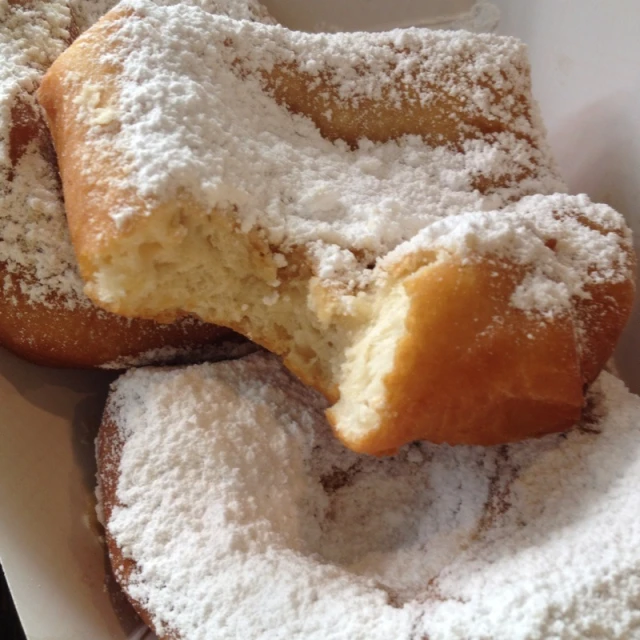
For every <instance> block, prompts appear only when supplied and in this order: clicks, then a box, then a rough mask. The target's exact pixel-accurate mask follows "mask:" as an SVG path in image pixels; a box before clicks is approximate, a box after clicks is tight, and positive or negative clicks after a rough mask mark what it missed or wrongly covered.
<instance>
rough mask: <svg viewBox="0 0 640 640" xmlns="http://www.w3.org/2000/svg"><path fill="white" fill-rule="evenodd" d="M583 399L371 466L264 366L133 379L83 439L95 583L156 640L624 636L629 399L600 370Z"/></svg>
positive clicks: (268, 362)
mask: <svg viewBox="0 0 640 640" xmlns="http://www.w3.org/2000/svg"><path fill="white" fill-rule="evenodd" d="M589 405H590V409H589V415H588V419H587V420H586V421H585V422H583V423H582V424H581V425H580V426H579V427H578V428H577V429H575V430H573V431H572V432H571V433H569V434H567V435H566V436H565V435H564V434H561V435H550V436H547V437H545V438H543V439H540V440H534V441H529V442H524V443H517V444H512V445H507V446H499V447H489V448H481V447H448V446H435V445H430V444H427V443H418V444H414V445H409V446H407V447H405V448H403V449H402V450H401V451H400V452H399V453H398V454H397V455H396V456H395V457H393V458H385V459H382V460H380V459H376V458H373V457H371V456H365V455H359V454H355V453H353V452H351V451H349V450H348V449H345V448H344V447H342V446H341V445H340V443H339V442H338V441H337V440H336V439H335V438H333V436H332V433H331V430H330V427H329V425H328V424H327V422H326V420H325V419H324V416H323V409H324V408H325V407H326V402H324V400H323V399H322V398H321V397H320V396H319V394H316V393H314V392H312V391H310V390H309V389H308V388H305V387H303V386H302V385H301V384H300V383H299V382H298V381H296V380H295V379H294V378H293V376H291V375H290V374H289V373H288V372H287V371H286V370H285V369H284V368H283V367H282V366H281V365H280V364H279V363H278V362H277V360H276V358H274V357H273V356H265V355H252V356H249V357H248V358H245V359H242V360H237V361H234V362H223V363H218V364H213V365H210V364H207V365H200V366H196V367H188V368H183V369H174V370H160V369H149V370H147V369H137V370H135V371H132V372H129V373H128V374H126V375H125V376H124V377H122V378H121V379H120V380H119V381H117V382H116V383H115V386H114V387H113V388H112V392H111V395H110V397H109V400H108V405H107V410H106V412H105V415H104V420H103V423H102V427H101V430H100V434H99V437H98V442H97V453H98V477H99V481H100V491H99V495H100V498H101V506H102V509H103V514H102V516H103V521H104V523H105V526H106V537H107V542H108V547H109V551H110V557H111V562H112V566H113V569H114V573H115V575H116V577H117V579H118V580H119V582H120V584H121V585H122V587H123V589H124V590H125V592H126V593H127V595H128V596H129V598H131V600H132V601H133V603H134V605H135V606H136V608H137V609H138V611H139V612H140V613H141V615H142V616H143V618H144V619H145V620H146V621H147V623H149V624H150V625H151V626H152V627H153V629H154V630H155V631H156V633H157V634H158V635H159V636H160V637H161V638H163V639H171V640H209V639H210V638H216V640H237V638H255V639H258V638H259V639H264V640H267V639H269V640H270V639H272V638H283V639H284V638H286V639H287V640H325V639H326V638H332V639H333V640H354V639H356V638H357V639H361V638H366V639H367V640H389V639H390V638H393V639H394V640H423V639H424V638H429V639H430V640H485V639H486V638H492V640H514V638H520V639H524V638H562V639H563V640H582V639H583V638H588V637H598V638H609V637H612V638H613V637H616V638H626V637H629V638H631V637H634V635H635V632H636V630H637V625H638V607H637V605H636V604H634V603H636V602H637V597H638V595H640V586H639V585H638V580H637V575H638V571H639V570H640V549H639V548H638V544H637V539H638V533H639V527H638V524H637V513H638V509H639V508H640V493H639V492H638V490H637V487H638V484H639V483H640V456H639V455H638V442H639V440H638V425H639V424H640V421H639V417H640V400H639V399H638V397H637V396H634V395H632V394H630V393H629V392H628V391H627V390H626V389H625V388H624V385H623V384H622V382H621V381H620V380H617V379H616V378H614V377H613V376H611V375H610V374H608V373H603V374H602V376H601V378H600V379H599V381H598V382H596V384H595V385H594V387H593V388H592V390H591V391H590V393H589Z"/></svg>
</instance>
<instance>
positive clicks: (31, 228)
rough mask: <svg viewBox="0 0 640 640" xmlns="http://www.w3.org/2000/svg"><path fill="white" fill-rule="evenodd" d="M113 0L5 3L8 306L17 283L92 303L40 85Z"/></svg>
mask: <svg viewBox="0 0 640 640" xmlns="http://www.w3.org/2000/svg"><path fill="white" fill-rule="evenodd" d="M156 1H157V3H159V4H161V3H164V4H172V3H173V2H172V0H156ZM176 1H177V0H176ZM186 1H190V2H191V4H193V5H195V6H198V7H200V8H202V9H203V10H207V11H220V12H227V13H229V14H230V15H233V16H235V17H237V18H239V19H240V18H250V17H254V18H255V16H260V17H261V18H262V19H269V20H270V18H269V17H268V16H266V14H265V12H264V9H262V8H261V7H260V6H259V5H258V3H257V2H253V1H246V2H232V1H231V0H181V2H182V3H185V2H186ZM116 4H117V0H29V2H24V3H7V2H0V59H1V60H2V64H1V65H0V264H1V265H2V266H3V268H4V269H5V270H6V272H7V274H5V275H6V277H5V278H4V280H0V292H2V293H3V294H4V299H5V300H6V302H7V303H8V304H12V303H13V298H14V296H15V291H16V287H17V286H19V287H20V292H21V293H22V294H23V295H25V296H26V300H27V301H29V302H31V303H34V304H38V305H44V306H45V307H52V306H53V307H55V306H59V305H62V306H63V307H66V308H68V309H75V308H77V307H88V306H91V303H90V301H89V300H88V298H87V297H86V296H85V295H84V293H83V286H84V285H83V282H82V280H81V278H80V275H79V274H78V270H77V265H76V259H75V256H74V253H73V247H72V245H71V239H70V237H69V231H68V228H67V221H66V217H65V210H64V202H63V198H62V189H61V186H60V182H59V177H58V171H57V167H56V164H55V156H54V153H53V150H52V148H51V144H50V141H49V133H48V131H47V127H46V124H45V121H44V118H43V116H42V112H41V109H40V107H39V105H38V103H37V101H36V99H35V91H36V89H37V88H38V86H39V84H40V80H41V78H42V76H43V74H44V73H45V72H46V71H47V69H48V68H49V66H50V65H51V63H52V62H53V61H54V60H55V59H56V58H57V57H58V56H59V55H60V54H61V53H62V52H63V51H64V50H65V49H66V48H67V47H68V46H69V45H70V44H71V42H72V40H73V38H74V37H75V36H76V35H78V34H79V33H82V32H83V31H85V30H86V29H88V28H89V27H91V26H92V25H93V24H94V23H95V22H96V21H97V20H98V19H99V18H100V17H102V16H103V15H104V14H105V13H107V12H108V11H109V10H110V9H112V8H113V7H114V6H115V5H116ZM16 132H19V133H16ZM17 140H19V142H16V141H17ZM8 274H13V275H15V276H16V277H15V278H11V277H9V276H8ZM17 283H18V284H17Z"/></svg>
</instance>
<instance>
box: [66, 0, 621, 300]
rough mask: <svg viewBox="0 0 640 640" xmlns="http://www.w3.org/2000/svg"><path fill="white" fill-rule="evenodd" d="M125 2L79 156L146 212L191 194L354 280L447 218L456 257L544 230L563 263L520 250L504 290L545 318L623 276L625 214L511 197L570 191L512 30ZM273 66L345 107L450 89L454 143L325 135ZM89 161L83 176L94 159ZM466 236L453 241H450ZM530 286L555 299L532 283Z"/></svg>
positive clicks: (326, 274) (425, 241)
mask: <svg viewBox="0 0 640 640" xmlns="http://www.w3.org/2000/svg"><path fill="white" fill-rule="evenodd" d="M124 6H127V7H129V9H131V10H133V11H134V12H135V15H134V16H133V17H127V18H124V19H122V20H121V22H120V24H119V26H118V29H117V30H116V31H115V32H114V33H113V34H111V35H110V36H109V37H107V38H106V39H105V42H104V44H103V47H104V48H103V55H102V61H103V62H104V63H114V64H116V65H117V66H118V67H120V68H121V69H122V73H121V74H120V75H119V76H118V83H119V85H118V89H119V93H118V96H117V101H116V103H114V104H112V105H110V107H109V108H110V109H112V111H111V112H110V113H111V119H113V120H116V121H117V122H118V127H111V126H104V125H105V122H104V121H103V120H102V119H101V118H96V117H95V114H94V113H93V112H92V109H91V105H87V106H86V108H84V107H83V109H82V110H81V117H83V118H84V119H85V121H86V122H87V123H89V124H93V126H92V127H91V129H90V132H89V135H88V140H87V147H86V148H87V151H86V153H87V157H89V155H90V154H95V153H102V154H106V157H108V158H110V161H111V162H115V163H117V164H118V166H125V167H126V171H127V177H126V178H125V179H124V181H118V183H117V184H114V185H113V186H115V187H119V188H125V191H126V188H130V187H134V189H135V190H137V192H138V194H139V195H141V196H142V197H143V198H146V199H147V206H148V210H147V211H145V212H143V213H148V212H150V211H151V210H152V209H153V207H154V206H156V205H157V204H158V203H159V202H163V201H166V200H170V199H172V198H176V197H178V194H180V193H181V192H184V191H186V192H188V193H189V194H191V195H192V196H193V197H194V198H195V199H196V200H197V201H198V202H199V203H200V204H201V205H202V206H203V207H204V208H206V209H207V210H209V209H211V208H216V207H217V208H219V209H226V210H230V209H232V210H233V211H234V212H237V217H238V221H239V224H240V226H241V228H242V230H243V231H249V230H252V229H255V230H258V231H260V232H262V233H264V234H265V236H266V238H267V240H268V241H269V242H270V243H271V244H272V245H275V246H280V247H281V248H282V250H283V251H284V252H285V253H286V251H287V249H290V248H292V247H294V246H299V245H305V246H306V248H307V251H308V256H309V257H310V259H311V260H312V262H313V264H314V268H315V270H316V273H317V275H319V276H320V277H321V278H323V279H326V280H334V281H339V282H342V283H350V284H351V285H352V286H356V287H357V286H364V285H365V284H366V283H368V282H370V280H371V277H372V276H373V277H374V278H375V277H377V275H379V274H380V275H383V274H381V272H382V271H383V269H380V270H374V272H373V273H372V272H371V271H370V270H368V269H367V267H368V266H369V267H370V265H372V264H375V263H376V261H380V259H381V258H384V257H385V256H387V259H386V260H385V264H386V265H387V266H389V265H390V264H391V263H392V258H391V257H389V256H388V254H389V253H390V252H394V251H397V253H396V254H395V255H396V256H400V255H403V254H404V253H406V252H407V251H408V250H409V249H411V250H412V251H414V250H419V249H431V248H432V245H430V239H431V237H432V236H433V235H434V234H436V235H441V234H442V225H443V224H444V225H445V226H446V227H447V228H453V227H456V232H455V233H454V234H453V235H452V234H449V240H450V241H449V242H448V251H449V252H450V253H457V254H464V253H467V248H468V247H470V246H472V245H473V246H474V247H475V248H476V249H477V253H478V254H480V253H485V254H486V253H492V255H494V256H497V257H501V258H502V257H506V258H512V259H518V260H522V259H524V253H523V252H522V251H521V246H522V245H523V244H527V243H533V244H535V245H540V244H541V243H542V244H544V242H545V240H546V239H548V238H549V236H551V235H552V234H553V241H554V243H555V242H556V241H558V242H559V243H561V244H562V246H563V247H564V253H563V260H559V261H556V263H554V260H553V258H552V257H551V256H548V255H546V254H545V255H544V256H542V257H543V259H544V260H545V265H544V267H541V268H538V267H537V262H536V260H537V259H538V255H537V254H535V253H534V252H529V253H528V255H527V256H526V259H527V260H529V262H525V264H533V265H535V266H536V274H537V275H536V276H535V277H533V278H531V279H530V280H529V281H527V282H526V283H523V287H524V288H525V289H526V291H524V292H521V293H519V294H518V296H517V297H516V298H515V299H514V304H515V305H516V306H523V305H524V306H525V307H526V308H527V309H529V308H530V305H533V309H537V310H540V311H543V312H545V313H553V312H555V311H558V310H560V311H564V310H566V308H567V307H569V306H570V304H571V300H572V298H573V297H575V296H580V295H583V294H584V291H585V285H586V284H589V283H591V282H593V281H598V280H600V281H601V280H604V279H608V278H609V276H612V277H613V278H614V279H618V280H623V279H625V278H627V277H628V275H629V266H630V265H629V264H628V263H627V256H626V253H625V251H624V248H626V247H628V246H629V238H628V235H627V234H628V231H627V229H626V226H625V224H624V221H623V219H622V217H621V216H618V215H617V214H615V213H614V212H610V213H607V214H606V217H607V218H608V219H609V221H610V225H609V226H608V228H607V231H611V233H604V234H601V233H599V232H598V231H595V230H593V229H591V228H589V226H587V225H585V224H572V223H568V224H566V225H563V224H556V218H557V217H558V211H559V209H561V210H562V209H566V208H567V206H566V205H565V204H563V203H560V205H559V206H558V202H559V201H558V198H557V197H550V198H548V199H537V200H535V206H525V205H523V206H513V205H514V203H517V202H518V201H519V200H520V199H521V198H523V197H525V196H528V195H532V194H553V193H554V192H557V191H562V190H564V185H563V184H562V182H561V181H560V180H559V179H558V176H557V173H556V170H555V166H554V163H553V161H552V160H551V158H550V156H549V152H548V148H547V145H546V142H545V141H544V131H543V127H542V125H541V123H540V121H539V117H538V114H537V111H536V107H535V105H533V106H532V107H531V108H530V109H529V108H528V107H527V108H523V106H522V104H523V103H524V104H527V103H528V101H529V99H530V94H529V78H528V71H527V70H528V63H527V58H526V50H525V48H524V45H522V44H521V43H519V42H518V41H516V40H514V39H511V38H504V37H498V36H492V35H474V34H469V33H465V32H437V31H429V30H424V29H423V30H419V29H407V30H396V31H392V32H388V33H382V34H370V33H367V34H363V33H342V34H306V33H299V32H292V31H289V30H287V29H285V28H283V27H280V26H274V25H263V24H257V23H251V22H247V21H235V20H231V19H228V18H225V17H221V16H216V15H211V14H208V13H206V12H203V11H201V10H200V9H198V8H197V7H193V6H184V5H179V6H169V7H164V6H157V5H156V4H155V3H151V2H149V1H148V0H127V1H126V2H125V3H124ZM169 52H171V54H169ZM176 52H179V54H177V53H176ZM283 66H285V67H286V66H291V67H293V68H296V69H297V71H298V72H299V73H302V74H305V75H306V76H307V77H308V78H309V82H310V88H311V89H313V88H315V86H316V85H318V83H324V85H326V86H327V87H330V88H331V90H332V91H335V92H336V93H337V95H339V97H340V99H341V100H343V101H344V102H345V103H347V104H349V105H350V106H352V107H355V108H357V107H358V105H360V104H362V103H363V102H366V101H367V100H370V99H373V100H380V99H382V98H383V96H384V100H386V101H388V102H390V103H393V104H396V105H398V104H402V100H403V99H404V98H403V96H406V92H407V91H408V87H410V88H411V90H412V91H418V92H419V93H418V96H417V98H416V99H419V100H420V101H421V103H423V104H425V105H430V104H435V103H436V102H437V100H438V99H439V98H440V96H442V95H443V94H445V95H448V96H451V97H453V99H454V100H456V101H459V107H457V108H456V110H454V111H453V112H452V113H451V114H450V117H451V118H452V119H453V120H454V122H455V123H456V127H457V128H458V130H459V133H460V136H461V137H460V140H459V141H458V142H457V143H456V144H455V145H451V144H449V145H442V146H430V145H429V144H427V143H426V142H425V141H424V140H423V139H422V138H420V137H418V136H404V137H403V138H401V139H399V140H395V141H389V142H386V143H373V142H370V141H367V140H361V141H360V143H359V144H358V146H357V147H356V148H355V149H352V148H349V147H348V146H347V145H346V144H345V143H344V142H342V141H340V140H338V141H335V142H332V141H330V140H327V139H325V138H323V137H322V136H321V134H320V132H319V130H318V129H317V127H316V126H315V124H314V123H313V122H312V121H311V120H310V119H308V118H306V117H302V116H300V115H294V114H292V113H290V112H288V111H287V110H286V108H284V107H282V106H280V105H279V104H277V102H276V101H275V100H274V98H273V97H272V96H271V95H270V94H269V92H268V91H265V87H264V77H263V74H264V73H269V72H271V71H272V70H273V69H274V68H277V67H280V68H282V67H283ZM69 82H70V83H71V84H73V82H74V77H73V74H70V76H69ZM318 86H319V85H318ZM97 88H98V89H99V87H97ZM497 91H500V92H503V93H502V94H501V95H498V93H497ZM518 96H521V97H522V98H516V97H518ZM329 116H331V114H329ZM482 119H486V120H487V121H489V122H500V123H501V126H502V127H503V128H504V130H503V131H501V132H500V133H489V134H486V135H485V134H484V133H483V132H482V130H481V129H479V128H478V127H477V126H476V125H474V124H470V123H474V122H477V121H479V120H482ZM85 166H86V167H87V168H86V171H87V172H88V173H91V163H88V162H87V163H85ZM91 178H92V179H95V180H105V179H106V180H107V181H108V180H109V178H105V177H104V176H91ZM531 202H533V201H528V203H529V204H531ZM583 204H584V207H585V208H584V210H581V211H580V214H581V215H582V217H583V219H584V218H588V217H589V213H590V212H591V211H598V212H600V211H602V209H597V208H593V207H591V205H590V204H589V203H588V201H586V200H585V199H584V198H583V199H578V200H575V199H574V200H572V201H571V203H570V206H582V205H583ZM505 207H509V208H508V209H507V210H506V211H505ZM503 212H505V215H502V213H503ZM111 215H112V217H113V218H114V219H115V220H116V222H117V223H122V222H123V220H125V219H127V218H129V217H131V215H135V210H134V209H133V208H132V207H131V206H130V205H129V204H128V202H126V201H123V203H122V207H121V208H120V209H116V210H114V211H112V212H111ZM598 215H599V214H598ZM524 218H526V220H524ZM574 218H575V216H574ZM514 224H515V226H516V227H517V229H516V228H514ZM505 225H507V226H509V227H510V228H511V229H512V231H511V233H509V234H505V233H504V227H505ZM620 235H622V236H624V237H623V238H622V239H621V238H620ZM461 237H464V238H465V241H464V242H463V243H462V244H456V243H455V242H453V240H454V239H459V238H461ZM498 237H500V238H501V242H500V243H497V242H496V238H498ZM436 248H437V247H436ZM549 253H551V254H553V251H551V250H550V251H549ZM574 254H575V258H574V257H572V256H574ZM589 257H591V258H593V259H589ZM585 258H587V260H586V262H585ZM540 274H542V275H540ZM541 280H542V286H544V287H546V288H551V289H554V291H555V295H539V294H538V293H537V292H536V291H533V290H529V289H531V288H532V287H535V286H537V284H539V283H540V281H541ZM560 291H561V292H563V293H562V295H559V294H558V292H560ZM538 304H541V305H542V306H540V307H538V306H537V305H538Z"/></svg>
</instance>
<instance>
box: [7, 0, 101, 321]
mask: <svg viewBox="0 0 640 640" xmlns="http://www.w3.org/2000/svg"><path fill="white" fill-rule="evenodd" d="M67 5H68V3H67V2H44V1H43V2H37V1H35V2H29V3H28V4H25V5H24V6H23V5H20V4H17V5H16V4H14V5H11V6H10V5H8V4H7V3H3V4H0V57H1V58H2V65H1V66H0V220H1V222H2V224H1V225H0V264H2V265H3V267H4V268H5V269H6V271H7V272H8V273H10V274H15V275H17V277H18V280H19V281H20V288H21V291H22V293H23V294H26V296H27V299H28V300H30V301H32V302H37V303H39V304H44V305H46V306H48V305H49V304H51V300H52V298H51V295H52V293H54V294H57V295H58V296H59V297H60V300H64V301H65V303H66V304H67V305H68V306H69V307H70V308H73V307H75V306H76V305H78V304H84V305H88V304H89V302H88V300H86V298H84V296H83V294H82V282H81V281H80V278H79V276H78V275H77V273H76V267H75V259H74V256H73V250H72V248H71V242H70V239H69V233H68V230H67V228H66V220H65V216H64V208H63V203H62V195H61V192H60V185H59V182H58V176H57V171H56V169H55V166H54V165H53V163H52V157H53V156H52V152H51V149H50V148H49V147H48V138H47V134H46V127H45V124H44V120H43V119H42V116H41V113H40V109H39V106H38V105H37V103H36V101H35V97H34V92H35V89H36V88H37V87H38V84H39V82H40V78H41V77H42V74H43V73H44V72H45V71H46V70H47V68H48V67H49V65H50V64H51V63H52V62H53V60H54V59H55V58H56V57H57V56H58V55H60V53H62V52H63V51H64V49H65V48H66V47H67V46H68V45H69V44H70V42H71V33H70V30H71V26H72V21H71V12H70V10H69V8H68V6H67ZM13 283H14V281H13V280H12V279H10V278H5V281H4V283H3V288H4V291H5V294H6V295H7V297H8V299H9V300H10V299H11V290H12V288H13V286H14V284H13ZM56 303H58V301H57V300H56Z"/></svg>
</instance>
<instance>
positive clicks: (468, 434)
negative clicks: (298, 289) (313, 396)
mask: <svg viewBox="0 0 640 640" xmlns="http://www.w3.org/2000/svg"><path fill="white" fill-rule="evenodd" d="M521 276H522V268H521V267H517V266H516V265H513V264H509V263H506V262H502V263H499V262H495V263H491V262H478V263H475V264H466V265H460V264H455V263H452V262H440V263H436V264H434V265H432V266H426V267H423V268H422V269H421V270H419V271H417V272H416V273H415V274H414V275H412V276H410V277H408V278H407V279H406V280H405V288H406V291H407V293H408V295H409V297H410V299H411V307H410V311H409V313H408V315H407V319H406V327H407V333H406V334H405V336H404V338H403V339H402V342H401V344H400V345H399V347H398V348H397V350H396V355H395V362H394V366H393V369H392V372H391V373H390V374H389V375H388V376H387V377H386V379H385V387H386V399H385V405H384V410H383V411H382V412H381V413H382V421H381V425H380V428H379V429H378V430H377V431H376V432H375V433H372V434H371V435H370V436H369V437H367V438H366V439H363V440H360V441H358V442H357V443H354V442H345V444H346V445H347V446H349V447H351V448H354V449H356V450H357V451H359V452H362V453H370V454H374V455H380V454H388V453H394V452H395V451H396V450H397V449H398V448H399V447H400V446H402V445H403V444H405V443H407V442H411V441H412V440H428V441H430V442H434V443H449V444H470V445H494V444H502V443H507V442H515V441H518V440H523V439H526V438H532V437H539V436H543V435H546V434H548V433H553V432H556V431H562V430H565V429H568V428H570V427H571V426H572V425H574V424H576V422H577V421H578V419H579V418H580V415H581V412H582V410H583V408H584V393H585V391H586V388H587V387H588V385H590V384H591V383H592V382H593V381H594V380H595V378H596V377H597V375H598V374H599V373H600V371H601V370H602V368H603V367H604V365H605V364H606V361H607V360H608V359H609V357H610V356H611V353H612V352H613V349H614V347H615V344H616V342H617V338H618V336H619V335H620V332H621V331H622V329H623V328H624V325H625V324H626V321H627V319H628V317H629V314H630V312H631V307H632V303H633V294H634V285H633V282H632V281H630V280H627V281H625V282H623V283H619V284H611V283H609V284H603V285H601V286H599V287H592V288H591V299H590V300H583V301H581V302H580V303H579V304H577V307H576V310H575V312H574V317H571V315H569V314H568V313H567V314H566V315H565V316H563V317H559V318H558V317H556V318H554V319H553V320H550V321H548V322H541V321H540V318H539V316H537V315H536V316H531V315H527V314H526V313H525V312H523V311H521V310H518V309H515V308H513V307H512V306H511V305H510V304H509V300H510V299H511V294H512V292H513V290H514V288H515V287H516V286H517V283H518V282H519V281H520V280H521ZM612 298H613V299H614V300H616V301H617V303H616V304H615V305H612V304H611V300H612ZM575 316H577V317H575ZM580 325H583V326H585V327H586V328H587V333H586V336H587V339H586V340H585V339H584V338H582V337H581V339H580V340H578V339H577V336H576V335H575V333H574V332H575V327H576V326H580ZM454 338H455V340H454ZM327 415H328V417H329V420H330V422H331V423H332V424H333V425H334V426H335V415H334V414H333V412H332V410H331V409H329V410H328V411H327ZM337 435H338V437H341V433H340V432H337ZM354 445H355V446H354Z"/></svg>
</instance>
